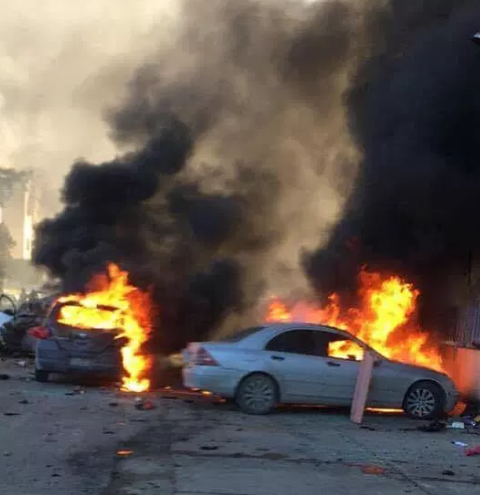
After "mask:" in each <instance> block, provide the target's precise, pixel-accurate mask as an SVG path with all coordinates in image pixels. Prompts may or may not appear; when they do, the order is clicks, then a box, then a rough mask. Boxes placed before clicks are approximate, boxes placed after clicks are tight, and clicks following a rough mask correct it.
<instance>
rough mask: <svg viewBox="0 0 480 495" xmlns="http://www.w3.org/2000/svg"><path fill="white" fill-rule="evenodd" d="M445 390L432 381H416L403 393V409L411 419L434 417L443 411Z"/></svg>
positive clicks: (437, 416)
mask: <svg viewBox="0 0 480 495" xmlns="http://www.w3.org/2000/svg"><path fill="white" fill-rule="evenodd" d="M444 405H445V392H444V391H443V389H442V387H440V386H439V385H437V384H436V383H433V382H426V381H424V382H418V383H415V384H414V385H412V386H411V387H410V388H409V390H408V392H407V393H406V394H405V398H404V400H403V410H404V411H405V413H406V414H407V416H409V417H410V418H412V419H436V418H439V417H440V416H441V415H442V414H443V412H444Z"/></svg>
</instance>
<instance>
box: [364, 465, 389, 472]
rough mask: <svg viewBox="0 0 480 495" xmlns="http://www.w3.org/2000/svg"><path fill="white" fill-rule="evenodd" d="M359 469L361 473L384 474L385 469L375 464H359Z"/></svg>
mask: <svg viewBox="0 0 480 495" xmlns="http://www.w3.org/2000/svg"><path fill="white" fill-rule="evenodd" d="M361 469H362V471H363V473H365V474H384V473H385V469H384V468H383V467H381V466H375V465H366V466H361Z"/></svg>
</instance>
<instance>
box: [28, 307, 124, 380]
mask: <svg viewBox="0 0 480 495" xmlns="http://www.w3.org/2000/svg"><path fill="white" fill-rule="evenodd" d="M79 307H80V305H79V304H78V303H76V302H72V301H68V302H57V303H55V304H54V305H53V307H52V309H51V310H50V312H49V314H48V316H47V318H46V319H45V322H44V324H43V325H42V326H38V327H35V328H33V329H31V330H30V333H31V335H33V336H34V337H35V338H36V339H37V343H36V348H35V377H36V379H37V381H41V382H45V381H47V380H48V379H49V376H50V374H52V373H60V374H77V373H84V374H95V375H96V376H102V377H105V378H112V379H117V378H119V376H120V374H121V371H122V360H121V355H120V349H121V347H122V345H123V344H124V339H123V338H118V335H119V331H118V330H117V329H115V328H111V329H105V328H77V327H73V326H70V325H67V324H65V323H62V314H63V313H64V312H68V311H71V310H76V309H77V308H79ZM90 311H91V312H95V313H97V316H98V321H102V319H105V318H107V319H108V318H109V315H111V314H114V313H116V312H118V311H119V310H118V308H115V307H111V306H97V307H95V308H90ZM110 319H111V317H110Z"/></svg>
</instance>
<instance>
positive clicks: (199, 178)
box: [35, 0, 480, 351]
mask: <svg viewBox="0 0 480 495" xmlns="http://www.w3.org/2000/svg"><path fill="white" fill-rule="evenodd" d="M112 5H113V4H112ZM136 5H137V4H136ZM175 5H176V7H177V8H178V10H177V11H175V12H170V14H171V15H170V17H169V22H168V27H169V29H168V36H165V35H164V36H163V37H162V38H161V40H160V39H159V38H158V36H157V31H161V28H162V24H161V19H160V18H158V16H157V18H156V21H157V22H158V24H157V25H156V28H155V29H153V30H152V33H153V34H152V35H151V37H149V36H146V38H148V39H149V40H150V43H151V44H149V43H147V42H146V41H145V43H146V45H147V46H148V47H149V50H150V51H148V53H146V54H144V53H142V55H143V56H141V57H140V56H138V60H137V65H138V67H137V70H136V71H135V75H134V76H133V77H132V78H131V79H130V81H129V83H128V85H127V86H126V88H123V87H120V86H121V84H118V85H117V80H116V78H115V77H114V76H112V74H115V73H116V71H115V70H112V67H114V68H115V63H113V65H112V66H110V65H109V66H108V67H107V66H106V69H105V71H104V73H103V79H100V80H102V81H103V82H104V83H105V82H106V81H107V82H108V81H110V82H111V81H115V84H114V87H115V88H117V89H118V92H117V91H116V90H115V91H112V93H110V92H109V91H108V90H107V93H105V92H104V93H101V94H103V95H104V97H103V98H100V100H102V103H106V106H107V107H108V112H107V119H106V122H107V124H108V125H109V129H110V136H111V138H112V140H113V144H112V145H111V146H112V148H111V149H115V150H125V152H124V153H123V154H121V155H119V156H116V157H115V158H113V159H112V158H111V156H114V154H113V153H112V154H111V155H110V157H109V158H105V156H102V157H101V159H100V160H98V159H97V158H96V157H89V158H90V160H88V159H82V160H77V162H76V163H75V164H74V166H73V168H72V170H71V172H70V173H69V175H68V176H67V178H66V182H65V185H64V188H63V202H64V205H65V207H64V210H63V212H61V213H60V214H59V215H58V216H57V217H55V218H53V219H50V220H46V221H45V222H43V223H42V224H41V225H40V226H39V229H38V240H37V248H36V258H35V261H36V263H37V264H40V265H44V266H46V267H48V268H49V269H50V271H51V272H52V274H54V275H56V276H59V277H61V278H62V280H63V281H64V288H65V290H77V289H81V288H82V287H83V286H84V284H85V283H86V281H87V280H88V279H89V277H90V276H91V274H92V273H93V272H95V271H98V270H101V269H102V268H104V266H105V263H106V262H108V261H114V262H118V263H120V264H121V265H122V266H124V267H125V268H127V269H128V270H129V271H130V272H131V273H132V276H133V277H134V281H135V282H136V283H139V284H141V285H142V286H150V287H151V288H152V291H153V294H154V297H155V300H156V302H157V304H158V306H159V318H160V321H159V322H158V326H159V327H160V328H161V331H159V332H157V333H156V336H155V338H156V342H155V345H158V346H159V347H161V349H163V350H165V351H167V350H174V349H178V348H179V347H180V346H181V345H183V344H184V343H185V341H186V340H192V339H201V338H204V337H205V336H206V335H207V334H209V333H211V332H212V331H214V330H217V329H218V328H220V327H223V328H224V329H225V328H230V327H232V326H235V325H237V324H244V323H245V322H246V318H245V315H248V314H249V309H251V308H252V307H254V306H255V305H256V304H258V301H259V300H260V298H261V297H262V295H265V294H269V295H271V294H273V293H274V294H277V295H284V294H289V293H291V292H292V291H295V292H296V293H297V294H299V293H301V292H302V291H308V290H309V289H310V286H309V283H310V284H311V286H313V287H314V289H315V291H316V292H317V294H318V295H319V296H323V295H325V294H327V293H329V292H331V291H332V290H336V291H340V292H343V293H348V292H350V293H353V290H354V289H355V280H356V275H357V272H358V269H359V267H360V266H361V265H364V264H366V265H367V266H368V267H370V268H372V269H379V270H382V271H398V270H400V271H401V273H402V274H404V275H406V276H407V277H410V278H411V279H412V280H413V281H414V282H416V283H417V284H418V285H419V286H420V288H421V289H422V290H424V293H425V294H426V296H425V297H424V305H425V307H428V305H429V304H428V303H429V298H430V301H433V300H434V299H435V297H436V294H437V293H438V291H436V292H435V293H434V292H433V291H432V292H428V290H427V289H429V288H431V287H437V286H438V280H439V278H442V277H443V276H445V277H446V276H447V275H449V274H451V273H452V269H453V268H454V267H456V266H457V265H458V264H461V263H462V262H463V259H464V257H465V254H466V253H468V252H469V251H470V250H471V249H472V250H474V251H475V250H476V248H477V247H478V245H479V243H478V242H477V238H478V235H477V234H476V232H477V231H478V229H477V228H475V220H474V219H473V218H472V217H473V215H472V213H471V212H474V211H475V206H474V200H475V198H476V197H477V190H478V185H477V183H478V181H477V180H476V179H477V175H478V174H477V173H476V166H475V159H476V158H475V153H474V143H475V139H474V138H475V132H476V130H477V127H478V123H477V119H478V117H477V115H480V114H479V113H478V112H477V106H478V97H477V96H476V92H475V88H476V87H478V84H477V83H478V82H479V81H478V76H479V70H480V69H479V67H480V65H478V62H479V60H478V58H479V57H480V53H479V52H478V47H476V46H475V45H474V44H473V43H472V42H471V41H470V38H471V36H472V35H473V34H474V33H475V32H477V31H478V26H475V24H476V23H477V21H479V20H480V18H479V14H480V12H479V11H478V7H476V6H475V5H474V2H473V0H472V1H468V0H464V1H458V0H456V1H455V2H454V1H453V0H442V1H438V0H437V1H434V0H432V1H427V0H425V1H423V2H420V3H419V2H418V1H414V0H411V1H407V0H391V1H390V2H388V1H382V0H362V1H358V0H356V1H353V0H344V1H317V2H309V3H306V2H301V1H289V0H283V1H278V0H276V1H273V0H244V1H241V2H240V1H236V0H209V2H200V1H197V0H184V1H178V2H177V3H176V4H175ZM154 22H155V21H152V24H151V25H154ZM152 40H153V41H152ZM153 46H154V47H155V48H152V47H153ZM124 50H125V46H123V47H122V48H119V49H118V52H117V53H118V56H119V58H120V59H121V58H122V55H121V54H120V53H121V52H122V51H124ZM136 55H138V52H136ZM133 58H136V56H134V57H133ZM131 60H132V59H130V61H131ZM86 65H88V64H86ZM127 65H130V64H127ZM107 69H108V70H107ZM93 80H94V81H98V80H99V79H98V78H94V79H93ZM120 80H121V81H123V79H122V78H120ZM102 87H104V88H108V84H107V85H105V86H102ZM123 89H125V91H123ZM93 93H94V94H96V92H95V91H94V92H93ZM111 96H112V97H111ZM82 101H86V100H82ZM80 107H82V105H80ZM94 130H95V129H94V128H92V131H94ZM91 146H92V147H93V148H95V149H96V148H97V144H96V142H95V141H92V142H91ZM87 149H88V147H87ZM81 155H82V156H85V152H84V151H82V152H81ZM98 161H100V162H101V163H100V164H98ZM95 163H97V164H95ZM300 265H302V266H303V268H304V270H305V272H302V270H301V269H300V268H299V267H300ZM304 273H306V274H307V277H305V274H304ZM437 307H438V304H437Z"/></svg>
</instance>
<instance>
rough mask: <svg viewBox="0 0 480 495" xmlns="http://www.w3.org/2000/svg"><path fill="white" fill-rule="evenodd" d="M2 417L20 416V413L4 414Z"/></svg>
mask: <svg viewBox="0 0 480 495" xmlns="http://www.w3.org/2000/svg"><path fill="white" fill-rule="evenodd" d="M3 415H4V416H20V413H16V412H4V413H3Z"/></svg>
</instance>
